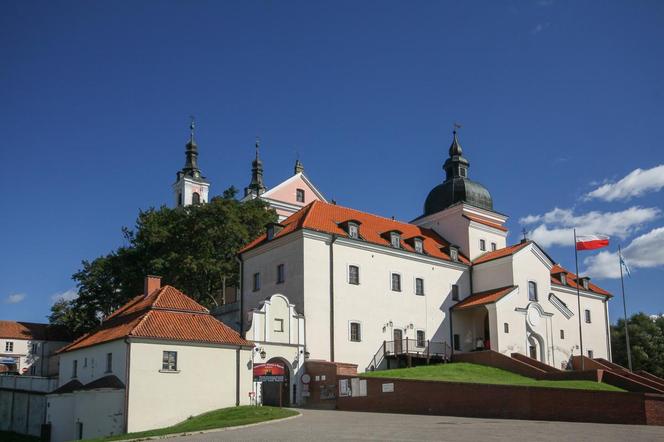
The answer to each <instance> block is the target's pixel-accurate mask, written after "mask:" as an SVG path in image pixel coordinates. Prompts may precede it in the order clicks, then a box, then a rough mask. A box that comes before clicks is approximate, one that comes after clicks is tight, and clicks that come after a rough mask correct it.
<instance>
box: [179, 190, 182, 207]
mask: <svg viewBox="0 0 664 442" xmlns="http://www.w3.org/2000/svg"><path fill="white" fill-rule="evenodd" d="M178 207H182V192H178Z"/></svg>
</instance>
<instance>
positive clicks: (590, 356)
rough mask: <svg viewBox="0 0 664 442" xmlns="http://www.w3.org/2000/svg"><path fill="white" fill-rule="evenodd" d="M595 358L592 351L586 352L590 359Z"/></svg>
mask: <svg viewBox="0 0 664 442" xmlns="http://www.w3.org/2000/svg"><path fill="white" fill-rule="evenodd" d="M594 356H595V354H594V353H593V351H592V350H588V357H589V358H590V359H592V358H593V357H594Z"/></svg>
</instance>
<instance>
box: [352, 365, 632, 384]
mask: <svg viewBox="0 0 664 442" xmlns="http://www.w3.org/2000/svg"><path fill="white" fill-rule="evenodd" d="M362 376H366V377H375V378H401V379H422V380H427V381H448V382H471V383H477V384H499V385H522V386H527V387H554V388H574V389H579V390H602V391H625V390H623V389H621V388H618V387H614V386H613V385H609V384H604V383H602V382H593V381H538V380H536V379H533V378H529V377H526V376H521V375H519V374H516V373H512V372H510V371H506V370H501V369H499V368H494V367H487V366H485V365H478V364H470V363H467V362H454V363H451V364H440V365H423V366H419V367H412V368H397V369H394V370H379V371H372V372H367V373H364V374H363V375H362Z"/></svg>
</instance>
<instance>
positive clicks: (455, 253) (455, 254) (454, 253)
mask: <svg viewBox="0 0 664 442" xmlns="http://www.w3.org/2000/svg"><path fill="white" fill-rule="evenodd" d="M450 259H451V260H452V261H458V260H459V249H458V248H456V247H455V246H450Z"/></svg>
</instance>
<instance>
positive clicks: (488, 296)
mask: <svg viewBox="0 0 664 442" xmlns="http://www.w3.org/2000/svg"><path fill="white" fill-rule="evenodd" d="M515 288H516V286H514V285H510V286H507V287H500V288H497V289H491V290H487V291H484V292H480V293H473V294H472V295H470V296H469V297H467V298H466V299H464V300H463V301H461V302H459V303H458V304H455V305H454V306H453V307H452V308H453V309H455V310H462V309H466V308H471V307H477V306H478V305H484V304H491V303H493V302H496V301H498V300H499V299H501V298H502V297H503V296H505V295H507V294H508V293H510V292H511V291H512V290H514V289H515Z"/></svg>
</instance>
